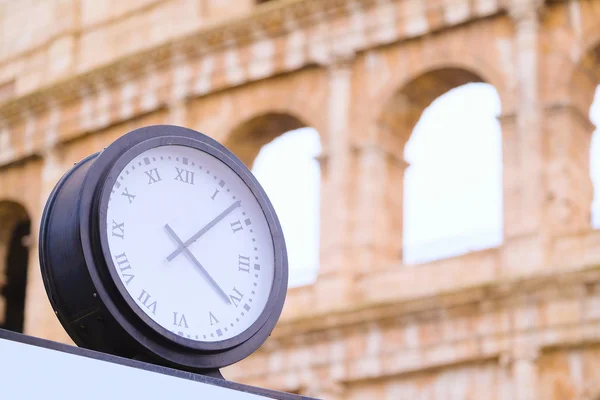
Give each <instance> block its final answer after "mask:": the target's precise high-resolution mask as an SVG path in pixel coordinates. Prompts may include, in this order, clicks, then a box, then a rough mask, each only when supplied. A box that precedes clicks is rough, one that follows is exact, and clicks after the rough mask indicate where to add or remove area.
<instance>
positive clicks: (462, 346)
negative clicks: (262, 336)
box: [0, 0, 600, 400]
mask: <svg viewBox="0 0 600 400" xmlns="http://www.w3.org/2000/svg"><path fill="white" fill-rule="evenodd" d="M0 28H1V30H0V32H1V34H0V261H1V262H0V327H4V328H6V329H11V330H15V331H21V332H25V333H26V334H29V335H34V336H39V337H43V338H47V339H52V340H57V341H63V342H66V343H70V340H69V338H68V337H67V336H66V334H65V333H64V331H63V330H62V328H61V327H60V325H59V324H58V321H57V319H56V317H55V316H54V314H53V311H52V310H51V308H50V305H49V302H48V300H47V296H46V293H45V291H44V287H43V284H42V280H41V278H40V271H39V263H38V255H37V235H38V227H39V223H40V217H41V213H42V209H43V206H44V204H45V201H46V199H47V196H48V194H49V192H50V191H51V189H52V188H53V187H54V185H55V184H56V182H57V181H58V179H59V178H60V177H61V176H62V175H63V174H64V173H65V172H66V171H67V170H68V168H69V167H70V166H72V165H73V163H74V162H77V161H79V160H81V159H82V158H84V157H85V156H87V155H89V154H91V153H94V152H97V151H100V150H102V148H103V147H104V146H106V145H108V144H109V143H111V142H112V141H113V140H114V139H116V138H117V137H119V136H120V135H123V134H124V133H126V132H128V131H130V130H132V129H134V128H136V127H140V126H146V125H150V124H167V123H168V124H177V125H183V126H186V127H190V128H192V129H196V130H199V131H201V132H204V133H206V134H208V135H210V136H212V137H214V138H215V139H217V140H219V141H220V142H222V143H224V144H225V145H226V146H228V147H229V148H230V149H231V150H232V151H234V152H235V153H236V154H237V155H238V156H239V157H240V158H241V159H242V160H243V161H244V162H245V163H246V164H247V165H248V166H249V167H251V168H253V171H254V172H255V174H256V175H257V176H258V177H259V180H260V181H261V182H262V183H263V184H264V186H265V188H266V189H267V192H268V193H269V194H270V196H271V198H272V200H273V202H274V204H275V207H276V209H277V210H278V213H279V214H280V218H281V220H282V223H283V227H284V233H285V236H286V239H287V241H288V246H289V249H290V263H291V265H290V267H291V278H290V283H291V286H292V287H291V288H290V290H289V294H288V298H287V303H286V306H285V310H284V314H283V316H282V318H281V321H280V323H279V325H278V326H277V328H276V329H275V331H274V333H273V335H272V336H271V338H270V339H269V340H268V341H267V343H266V344H265V345H264V346H263V347H262V348H261V349H260V350H259V351H257V352H256V353H255V354H253V355H252V356H251V357H250V358H248V359H247V360H245V361H243V362H241V363H239V364H237V365H234V366H231V367H229V368H227V369H226V370H225V371H224V374H225V376H226V377H227V378H228V379H231V380H234V381H239V382H245V383H249V384H253V385H258V386H263V387H269V388H274V389H278V390H284V391H288V392H293V393H300V394H306V395H313V396H318V397H322V398H325V399H334V400H335V399H423V400H425V399H432V400H433V399H497V400H513V399H514V400H532V399H543V400H554V399H556V400H570V399H573V400H584V399H588V400H595V399H598V398H600V232H598V231H597V230H595V227H598V226H599V225H600V200H599V199H600V161H598V160H600V140H592V139H593V137H595V136H594V135H593V133H594V130H595V127H594V124H593V123H592V121H594V115H596V113H594V109H595V107H596V106H595V105H594V106H593V104H594V96H595V92H596V88H597V86H598V83H599V78H600V74H599V72H600V59H599V55H600V1H596V0H580V1H577V0H563V1H560V0H547V1H543V0H270V1H255V0H135V1H134V0H127V1H124V0H0ZM590 110H592V112H591V113H590ZM590 115H591V116H592V119H591V120H590ZM596 148H597V150H596ZM594 154H595V155H596V156H594ZM590 160H591V161H592V162H591V163H590ZM594 171H596V172H594ZM596 176H598V178H599V182H598V184H597V185H595V186H594V184H593V183H594V181H595V180H596ZM595 192H596V193H598V195H596V196H595V195H594V193H595ZM0 357H1V355H0ZM0 386H1V379H0Z"/></svg>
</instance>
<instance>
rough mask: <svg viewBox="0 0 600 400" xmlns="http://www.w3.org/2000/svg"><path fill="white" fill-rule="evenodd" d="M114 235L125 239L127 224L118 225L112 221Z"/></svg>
mask: <svg viewBox="0 0 600 400" xmlns="http://www.w3.org/2000/svg"><path fill="white" fill-rule="evenodd" d="M112 235H113V236H116V237H118V238H121V239H123V236H124V235H125V222H122V223H120V224H119V223H117V222H116V221H115V220H114V219H113V221H112Z"/></svg>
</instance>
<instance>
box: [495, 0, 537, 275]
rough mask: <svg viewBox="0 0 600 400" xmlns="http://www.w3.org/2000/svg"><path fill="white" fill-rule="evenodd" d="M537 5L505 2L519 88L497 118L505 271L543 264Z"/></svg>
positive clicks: (530, 0) (526, 269) (533, 0)
mask: <svg viewBox="0 0 600 400" xmlns="http://www.w3.org/2000/svg"><path fill="white" fill-rule="evenodd" d="M540 5H541V2H540V1H539V0H511V1H510V3H509V15H510V16H511V18H512V19H513V21H514V24H515V37H514V49H515V52H514V65H515V67H514V68H515V75H516V77H517V86H516V88H515V93H514V95H515V99H516V101H515V105H514V106H513V108H512V109H511V108H509V109H508V110H507V111H506V112H505V114H504V115H503V116H502V117H501V118H500V122H501V124H502V137H503V159H504V176H503V181H504V182H503V184H504V204H503V206H504V241H505V245H504V246H503V254H504V257H503V268H502V274H506V275H514V274H527V273H529V272H532V271H533V270H535V269H539V268H542V267H543V266H544V265H545V263H546V260H545V254H546V245H545V243H546V239H545V235H544V233H543V232H544V230H545V229H544V227H543V224H544V218H543V217H544V201H545V199H544V197H545V187H544V184H545V182H544V154H543V130H542V120H541V110H540V108H541V107H540V102H539V86H538V81H539V67H538V47H539V41H538V29H539V28H538V25H539V23H538V10H539V8H540ZM523 257H525V260H524V259H523ZM524 263H525V264H526V265H523V264H524Z"/></svg>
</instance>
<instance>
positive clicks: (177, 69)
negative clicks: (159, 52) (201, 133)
mask: <svg viewBox="0 0 600 400" xmlns="http://www.w3.org/2000/svg"><path fill="white" fill-rule="evenodd" d="M171 70H172V72H171V74H172V76H171V85H172V87H171V99H170V102H169V117H168V120H169V124H172V125H179V126H184V127H185V126H186V124H187V105H186V98H187V96H188V93H189V91H190V87H191V77H192V73H191V68H190V65H189V63H188V60H187V57H186V56H185V55H184V54H183V53H181V52H180V51H175V53H174V54H173V57H172V58H171Z"/></svg>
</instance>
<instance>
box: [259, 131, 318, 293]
mask: <svg viewBox="0 0 600 400" xmlns="http://www.w3.org/2000/svg"><path fill="white" fill-rule="evenodd" d="M320 152H321V143H320V140H319V134H318V133H317V131H315V130H314V129H311V128H302V129H298V130H294V131H290V132H286V133H284V134H283V135H281V136H279V137H277V138H276V139H275V140H273V141H272V142H271V143H269V144H267V145H265V146H264V147H263V148H262V149H261V150H260V153H259V154H258V156H257V157H256V161H255V162H254V165H253V168H252V172H253V173H254V174H255V176H256V177H257V179H258V180H259V182H260V183H261V185H262V186H263V187H264V189H265V191H266V192H267V195H268V196H269V198H270V199H271V202H272V203H273V207H275V211H276V212H277V215H278V216H279V219H280V222H281V226H282V229H283V234H284V237H285V240H286V245H287V251H288V258H289V267H290V279H289V283H290V286H300V285H306V284H310V283H313V282H314V281H315V279H316V276H317V271H318V268H319V205H320V201H319V193H320V168H319V163H318V161H317V160H316V156H318V155H319V153H320Z"/></svg>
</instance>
